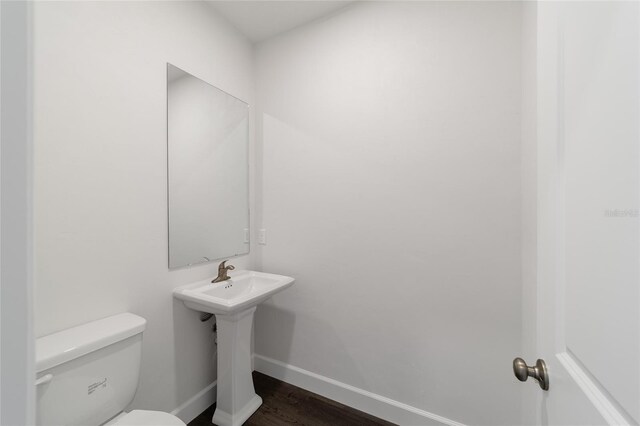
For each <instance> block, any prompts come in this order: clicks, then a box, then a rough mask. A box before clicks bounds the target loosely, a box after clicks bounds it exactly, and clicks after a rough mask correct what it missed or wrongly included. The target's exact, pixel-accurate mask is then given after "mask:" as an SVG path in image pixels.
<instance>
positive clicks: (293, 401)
mask: <svg viewBox="0 0 640 426" xmlns="http://www.w3.org/2000/svg"><path fill="white" fill-rule="evenodd" d="M253 384H254V386H255V388H256V393H257V394H258V395H260V396H261V397H262V406H261V407H260V408H259V409H258V411H256V412H255V413H253V415H252V416H251V417H249V420H247V421H246V423H245V425H246V426H282V425H296V426H393V423H389V422H387V421H384V420H381V419H379V418H377V417H373V416H371V415H369V414H367V413H363V412H362V411H358V410H355V409H353V408H351V407H347V406H346V405H342V404H340V403H338V402H335V401H332V400H330V399H327V398H324V397H322V396H320V395H317V394H315V393H312V392H309V391H306V390H304V389H300V388H299V387H296V386H293V385H290V384H289V383H284V382H281V381H280V380H277V379H274V378H272V377H269V376H266V375H264V374H261V373H258V372H255V371H254V373H253ZM215 408H216V405H215V404H213V405H212V406H211V407H209V408H207V410H206V411H205V412H204V413H202V414H200V415H199V416H198V417H196V418H195V419H193V420H192V421H191V423H189V425H188V426H211V425H212V423H211V418H212V417H213V412H214V410H215Z"/></svg>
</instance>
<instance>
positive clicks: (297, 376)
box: [254, 354, 465, 426]
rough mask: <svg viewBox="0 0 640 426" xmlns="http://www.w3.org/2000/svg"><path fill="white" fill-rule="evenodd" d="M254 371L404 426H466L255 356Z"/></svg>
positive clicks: (273, 360) (291, 366) (300, 369)
mask: <svg viewBox="0 0 640 426" xmlns="http://www.w3.org/2000/svg"><path fill="white" fill-rule="evenodd" d="M254 366H255V370H256V371H259V372H260V373H264V374H266V375H268V376H271V377H274V378H276V379H278V380H282V381H283V382H287V383H290V384H292V385H294V386H298V387H300V388H302V389H306V390H308V391H311V392H314V393H317V394H318V395H322V396H324V397H326V398H329V399H332V400H334V401H338V402H339V403H341V404H344V405H347V406H349V407H353V408H355V409H357V410H360V411H364V412H365V413H369V414H371V415H372V416H376V417H378V418H381V419H383V420H386V421H389V422H392V423H396V424H398V425H403V426H408V425H412V426H418V425H419V426H465V425H463V424H462V423H458V422H456V421H453V420H450V419H447V418H445V417H442V416H438V415H437V414H433V413H429V412H428V411H424V410H421V409H419V408H415V407H412V406H410V405H407V404H403V403H401V402H398V401H394V400H393V399H390V398H386V397H384V396H381V395H377V394H375V393H372V392H368V391H366V390H363V389H359V388H356V387H354V386H351V385H348V384H346V383H342V382H339V381H337V380H333V379H330V378H328V377H324V376H320V375H319V374H315V373H312V372H310V371H307V370H303V369H302V368H298V367H295V366H293V365H289V364H285V363H282V362H280V361H277V360H275V359H271V358H267V357H265V356H262V355H257V354H255V355H254Z"/></svg>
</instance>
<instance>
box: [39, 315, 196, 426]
mask: <svg viewBox="0 0 640 426" xmlns="http://www.w3.org/2000/svg"><path fill="white" fill-rule="evenodd" d="M145 325H146V320H145V319H144V318H141V317H139V316H137V315H134V314H130V313H124V314H120V315H115V316H112V317H109V318H104V319H101V320H98V321H93V322H90V323H88V324H83V325H80V326H78V327H74V328H70V329H68V330H64V331H61V332H59V333H54V334H51V335H49V336H45V337H41V338H39V339H38V340H37V341H36V373H37V379H36V387H37V398H38V401H37V424H38V425H44V426H58V425H65V426H72V425H78V426H80V425H81V426H98V425H105V426H106V425H118V426H133V425H137V426H142V425H148V426H185V423H184V422H183V421H181V420H180V419H178V418H177V417H176V416H173V415H171V414H168V413H163V412H160V411H146V410H133V411H131V412H129V413H125V412H124V411H123V410H124V408H125V407H126V406H127V405H129V404H130V403H131V401H132V400H133V396H134V395H135V393H136V388H137V387H138V378H139V375H140V360H141V356H142V332H143V331H144V328H145Z"/></svg>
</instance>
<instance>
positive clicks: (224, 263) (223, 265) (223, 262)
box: [218, 260, 236, 271]
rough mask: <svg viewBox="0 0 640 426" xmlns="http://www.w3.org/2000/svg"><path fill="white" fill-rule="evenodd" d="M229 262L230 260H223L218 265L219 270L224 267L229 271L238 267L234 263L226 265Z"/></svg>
mask: <svg viewBox="0 0 640 426" xmlns="http://www.w3.org/2000/svg"><path fill="white" fill-rule="evenodd" d="M227 262H228V260H223V261H222V263H221V264H220V265H218V270H219V271H221V270H223V269H226V270H228V271H233V270H234V269H236V267H235V266H233V265H229V266H226V263H227Z"/></svg>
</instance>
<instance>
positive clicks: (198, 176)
mask: <svg viewBox="0 0 640 426" xmlns="http://www.w3.org/2000/svg"><path fill="white" fill-rule="evenodd" d="M167 146H168V202H169V206H168V211H169V267H170V268H176V267H180V266H186V265H191V264H195V263H201V262H207V261H210V260H215V259H222V258H229V257H232V256H236V255H240V254H246V253H248V252H249V241H248V239H249V161H248V153H249V105H248V104H247V103H245V102H243V101H241V100H240V99H237V98H235V97H233V96H231V95H229V94H228V93H226V92H224V91H222V90H220V89H218V88H216V87H215V86H212V85H211V84H209V83H207V82H205V81H203V80H201V79H199V78H197V77H194V76H193V75H191V74H189V73H187V72H185V71H183V70H181V69H180V68H178V67H175V66H173V65H171V64H167Z"/></svg>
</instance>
